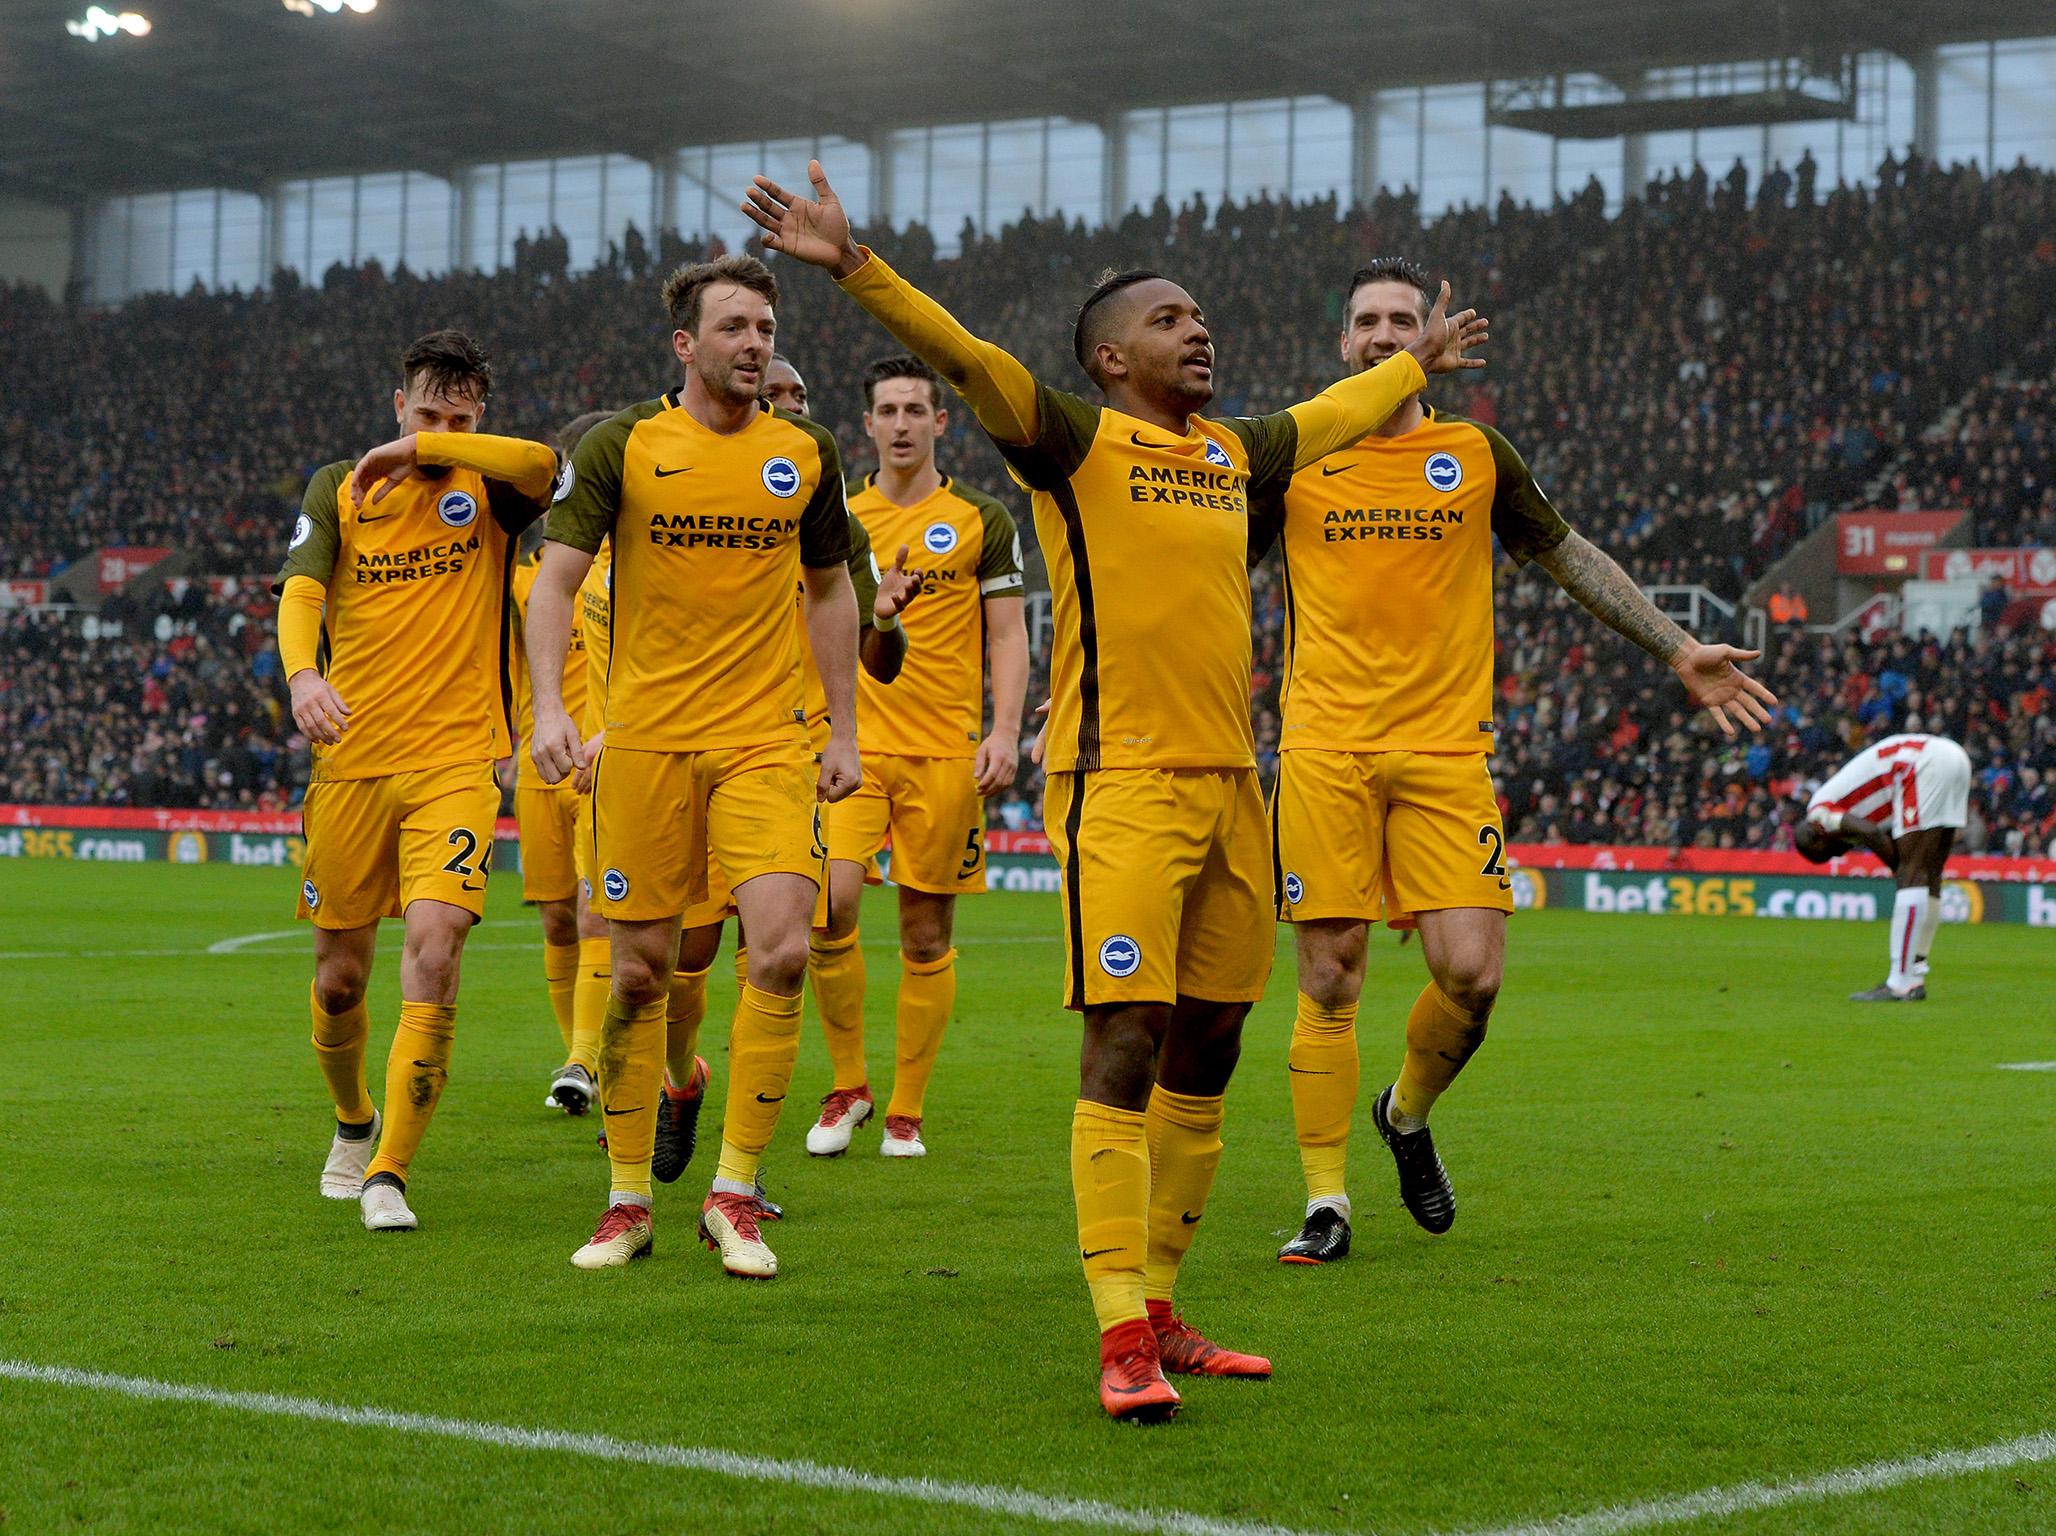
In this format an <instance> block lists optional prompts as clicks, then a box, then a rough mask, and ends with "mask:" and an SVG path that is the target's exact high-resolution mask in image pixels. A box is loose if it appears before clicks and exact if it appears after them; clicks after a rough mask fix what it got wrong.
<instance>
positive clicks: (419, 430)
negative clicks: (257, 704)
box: [278, 331, 557, 1232]
mask: <svg viewBox="0 0 2056 1536" xmlns="http://www.w3.org/2000/svg"><path fill="white" fill-rule="evenodd" d="M491 388H492V370H491V368H490V367H489V366H488V365H487V362H486V357H485V353H484V351H483V350H482V349H481V348H480V347H479V345H478V343H477V342H475V341H473V340H472V339H471V338H470V337H469V336H466V335H463V334H462V333H461V332H457V331H437V332H435V333H433V334H431V335H428V336H424V337H422V338H421V340H419V341H417V342H416V343H414V345H413V346H412V347H410V348H408V350H407V355H406V356H405V357H404V358H403V359H402V360H401V363H400V387H399V388H398V389H396V390H394V391H393V412H394V414H395V415H396V416H397V417H398V418H399V423H400V426H401V427H402V428H403V429H404V430H405V433H406V435H405V436H403V437H400V438H397V439H395V440H394V441H393V442H390V443H387V444H385V445H384V446H383V447H381V448H374V449H373V450H372V451H371V452H370V453H367V454H366V455H365V456H364V457H363V458H362V459H360V460H358V461H357V465H356V468H355V470H354V471H353V470H352V469H351V466H350V465H349V464H348V463H347V462H344V463H339V464H331V465H329V466H328V467H327V468H325V469H323V470H320V471H318V472H317V473H316V474H315V476H314V478H313V480H312V481H310V482H309V484H308V486H307V496H306V500H305V502H304V503H303V504H302V508H301V512H300V520H299V522H298V523H297V524H296V525H295V526H294V529H293V541H292V546H291V548H290V549H289V550H288V551H287V554H286V560H285V565H284V568H283V569H282V570H281V571H280V573H279V581H278V592H279V610H278V649H279V655H280V657H281V658H282V659H283V660H284V662H285V673H286V680H287V684H288V686H289V687H290V688H291V690H292V696H293V720H294V722H295V723H296V724H297V725H298V726H299V727H300V729H301V730H302V731H304V732H305V733H306V734H307V737H308V739H309V740H310V741H311V742H312V743H313V746H314V771H313V774H312V777H311V779H310V782H309V783H308V786H307V800H306V804H305V805H304V806H303V807H302V814H303V815H304V817H305V819H306V824H307V863H306V868H305V870H304V871H303V873H304V875H305V879H304V880H303V881H302V883H301V886H300V916H301V917H303V918H306V919H308V920H310V921H311V922H312V923H313V924H314V995H313V999H312V1004H313V1011H314V1050H315V1053H316V1054H317V1055H318V1056H319V1057H320V1060H321V1070H322V1072H323V1074H324V1075H325V1076H326V1077H327V1079H328V1086H329V1092H330V1094H331V1095H332V1096H333V1098H334V1099H335V1106H336V1137H335V1141H334V1143H333V1145H332V1146H331V1147H330V1149H329V1155H328V1166H327V1167H326V1168H324V1169H323V1170H322V1174H321V1192H322V1193H323V1194H324V1195H327V1196H329V1197H330V1198H332V1199H337V1200H353V1199H354V1200H359V1201H360V1203H361V1206H362V1211H363V1216H364V1225H365V1226H366V1227H368V1228H370V1229H371V1230H372V1231H375V1232H376V1231H408V1230H411V1229H412V1228H413V1227H414V1226H415V1224H416V1223H415V1217H414V1212H413V1211H412V1210H411V1209H409V1208H408V1205H407V1197H406V1188H407V1174H408V1169H409V1167H410V1165H411V1164H412V1162H413V1158H414V1153H415V1151H416V1149H417V1148H418V1147H419V1146H420V1145H421V1138H422V1136H423V1135H424V1134H425V1133H426V1132H427V1130H428V1122H429V1119H430V1117H431V1116H433V1115H434V1114H435V1108H436V1104H437V1102H438V1101H439V1100H440V1099H441V1097H442V1092H443V1084H444V1082H445V1081H446V1080H447V1078H448V1076H449V1062H450V1046H451V1042H452V1041H453V1040H454V1038H455V1036H456V1026H457V970H458V961H459V959H460V957H461V955H462V953H463V949H464V939H465V936H466V935H467V934H468V933H469V932H470V931H471V925H472V924H473V923H475V922H477V921H478V919H479V918H480V916H482V915H483V914H484V912H485V882H486V872H487V870H488V869H489V868H490V867H491V864H492V854H493V822H494V819H495V817H496V816H497V815H498V813H499V808H500V788H499V785H498V784H497V783H496V782H495V781H494V779H493V762H494V760H495V759H497V758H502V757H505V756H507V755H508V753H509V752H511V751H512V750H513V746H512V740H511V735H510V732H509V729H508V721H507V710H506V689H507V686H508V684H507V677H506V672H505V668H504V666H503V660H504V652H503V650H502V647H503V645H504V643H505V639H506V617H505V598H506V593H507V567H508V563H509V560H510V558H511V556H512V553H513V544H512V542H511V540H512V538H513V537H514V536H516V535H518V534H519V533H520V532H521V530H522V529H523V528H525V527H527V526H528V524H530V523H531V522H533V521H534V520H535V519H536V518H537V517H539V516H541V515H542V512H543V509H544V508H545V507H546V506H547V505H548V504H549V499H550V489H551V486H552V485H553V484H554V483H555V481H556V478H557V456H556V454H554V453H552V452H551V451H550V450H549V449H548V448H545V447H544V446H543V445H542V444H540V443H530V442H523V441H521V440H520V439H517V438H508V437H487V436H483V435H481V434H479V432H478V423H479V418H480V417H481V416H482V415H483V414H484V412H485V398H486V395H487V393H488V392H489V391H490V389H491ZM381 481H383V482H384V483H383V484H380V482H381ZM374 486H376V487H377V488H376V489H375V490H374V489H373V487H374ZM367 492H369V495H368V496H367V494H366V493H367ZM382 917H401V918H404V920H405V923H406V940H405V948H404V949H403V950H402V952H401V957H400V997H401V1003H400V1025H399V1028H398V1029H397V1030H396V1031H395V1032H394V1034H393V1048H392V1054H391V1056H390V1057H389V1058H388V1059H387V1061H386V1104H385V1114H384V1115H383V1116H382V1117H381V1116H380V1115H379V1114H378V1113H377V1112H376V1111H375V1110H374V1108H373V1106H372V1103H371V1097H370V1095H369V1094H368V1093H367V1092H366V1091H365V1083H364V1048H365V1043H366V1040H367V1038H368V1037H369V1034H370V1029H371V1024H370V1020H369V1018H368V1017H367V1015H366V1013H365V1008H364V990H365V986H366V984H367V983H368V982H369V980H370V975H371V957H372V951H373V949H374V948H375V946H376V944H377V941H378V920H379V919H380V918H382ZM374 1143H375V1144H376V1147H377V1155H376V1156H375V1157H374V1156H373V1146H374Z"/></svg>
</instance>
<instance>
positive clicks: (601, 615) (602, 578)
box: [564, 539, 614, 741]
mask: <svg viewBox="0 0 2056 1536" xmlns="http://www.w3.org/2000/svg"><path fill="white" fill-rule="evenodd" d="M573 623H574V624H575V625H576V626H577V628H578V632H579V633H580V634H581V635H583V636H584V637H585V708H584V709H583V710H581V711H580V712H579V716H578V730H579V734H580V735H582V736H584V737H585V739H586V740H587V741H590V740H592V738H593V737H594V736H596V735H597V734H599V731H600V729H601V728H602V727H603V726H605V725H606V723H607V658H608V656H609V655H610V654H611V649H610V648H611V645H612V642H613V638H614V544H613V541H612V540H611V539H610V540H608V541H607V542H606V543H605V544H603V545H601V546H600V552H599V553H598V554H597V555H594V556H593V563H592V568H591V569H590V570H588V571H587V572H586V573H585V581H584V582H583V583H582V584H581V585H580V586H579V589H578V616H577V618H576V619H574V620H573ZM566 670H567V671H568V670H569V668H568V665H567V669H566ZM564 690H565V693H566V695H567V696H568V695H569V693H570V690H571V680H570V678H569V677H566V678H565V680H564ZM566 709H567V713H568V710H569V706H567V707H566Z"/></svg>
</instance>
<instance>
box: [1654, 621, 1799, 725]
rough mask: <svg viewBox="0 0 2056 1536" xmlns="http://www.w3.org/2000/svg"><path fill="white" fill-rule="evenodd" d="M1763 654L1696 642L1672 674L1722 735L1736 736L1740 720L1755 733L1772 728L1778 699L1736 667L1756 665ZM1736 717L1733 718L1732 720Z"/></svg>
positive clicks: (1684, 652)
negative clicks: (1736, 724)
mask: <svg viewBox="0 0 2056 1536" xmlns="http://www.w3.org/2000/svg"><path fill="white" fill-rule="evenodd" d="M1762 654H1763V652H1761V651H1740V650H1737V649H1735V647H1734V646H1732V645H1701V644H1699V643H1698V642H1697V641H1694V642H1693V643H1692V644H1691V645H1688V646H1686V647H1685V649H1684V650H1682V651H1680V652H1679V653H1678V658H1677V660H1676V661H1673V662H1672V663H1671V670H1672V671H1673V672H1675V673H1677V674H1678V681H1679V682H1681V683H1683V684H1684V685H1685V692H1687V693H1689V694H1690V695H1691V696H1692V702H1693V703H1694V704H1697V705H1698V706H1699V707H1700V708H1701V709H1703V710H1706V711H1708V712H1709V713H1711V714H1712V716H1713V719H1714V723H1715V724H1716V725H1718V726H1719V727H1720V728H1721V734H1722V735H1724V736H1732V735H1734V734H1735V721H1737V720H1739V721H1741V723H1742V724H1743V725H1746V726H1747V727H1748V728H1749V729H1750V730H1752V731H1760V730H1762V729H1763V728H1764V727H1765V726H1766V725H1769V724H1770V712H1771V711H1772V710H1773V709H1775V708H1777V703H1778V696H1777V695H1776V694H1774V693H1772V692H1771V691H1770V690H1769V689H1768V688H1766V687H1764V686H1763V684H1761V683H1759V682H1758V681H1757V680H1756V679H1755V678H1753V677H1751V676H1750V675H1749V674H1748V673H1747V672H1744V671H1743V670H1742V669H1741V668H1740V667H1738V666H1736V665H1735V663H1736V662H1738V661H1754V660H1756V659H1757V658H1758V657H1759V656H1761V655H1762ZM1731 715H1732V718H1730V716H1731Z"/></svg>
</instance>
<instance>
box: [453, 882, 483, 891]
mask: <svg viewBox="0 0 2056 1536" xmlns="http://www.w3.org/2000/svg"><path fill="white" fill-rule="evenodd" d="M458 889H459V890H464V891H482V890H484V889H485V882H484V881H483V880H481V881H479V882H478V884H476V885H473V884H472V883H471V882H470V881H469V880H467V881H465V882H464V883H463V884H462V885H460V886H459V887H458Z"/></svg>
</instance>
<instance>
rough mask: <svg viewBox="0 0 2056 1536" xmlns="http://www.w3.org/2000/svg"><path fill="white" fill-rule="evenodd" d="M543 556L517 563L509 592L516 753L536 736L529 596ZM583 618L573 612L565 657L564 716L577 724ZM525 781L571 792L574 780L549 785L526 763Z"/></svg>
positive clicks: (582, 675) (583, 673)
mask: <svg viewBox="0 0 2056 1536" xmlns="http://www.w3.org/2000/svg"><path fill="white" fill-rule="evenodd" d="M540 565H541V560H540V552H538V553H537V554H536V555H531V556H530V557H529V558H528V559H526V560H517V561H515V562H514V577H513V581H512V582H511V583H510V585H509V588H508V595H509V597H510V598H511V599H512V601H510V602H509V603H508V605H507V624H508V627H509V629H510V630H511V638H510V640H509V642H508V643H509V647H510V651H511V655H510V657H509V663H510V666H509V670H510V671H511V672H512V673H513V679H514V750H515V752H516V754H517V755H518V754H520V753H522V752H525V751H526V750H527V748H528V744H529V742H530V740H531V739H532V738H533V737H534V735H535V690H534V688H533V687H532V686H531V685H530V683H529V680H528V636H527V625H528V595H529V593H531V592H533V591H534V590H535V577H536V571H537V570H538V569H539V568H540ZM581 617H582V615H581V614H580V612H579V609H578V605H576V604H574V605H573V606H572V610H571V643H570V646H569V648H568V649H567V651H566V654H565V657H564V712H565V713H566V714H568V715H570V716H571V718H572V719H573V720H577V721H583V720H584V718H585V680H586V665H585V626H584V625H583V624H582V623H581V622H580V619H581ZM518 766H519V767H520V769H521V777H522V781H523V782H524V783H528V782H531V781H532V782H534V783H538V784H542V785H543V787H545V788H548V789H569V788H570V787H571V780H570V778H569V777H568V776H567V777H566V778H565V779H563V780H562V781H561V782H560V783H557V784H549V783H547V782H546V781H544V780H542V779H540V778H538V777H537V776H536V773H535V765H534V764H532V763H522V764H519V765H518Z"/></svg>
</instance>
